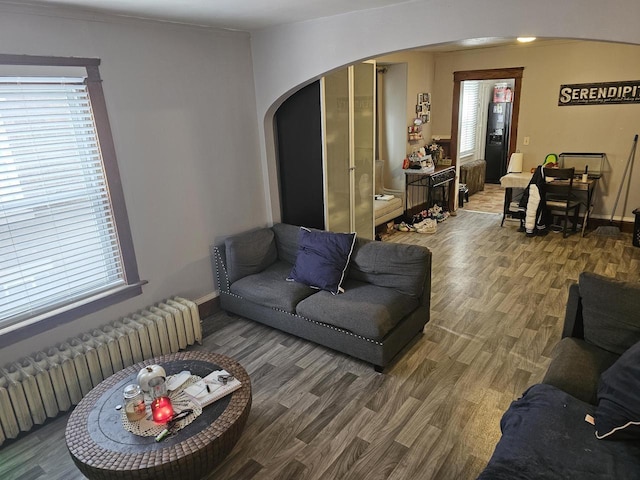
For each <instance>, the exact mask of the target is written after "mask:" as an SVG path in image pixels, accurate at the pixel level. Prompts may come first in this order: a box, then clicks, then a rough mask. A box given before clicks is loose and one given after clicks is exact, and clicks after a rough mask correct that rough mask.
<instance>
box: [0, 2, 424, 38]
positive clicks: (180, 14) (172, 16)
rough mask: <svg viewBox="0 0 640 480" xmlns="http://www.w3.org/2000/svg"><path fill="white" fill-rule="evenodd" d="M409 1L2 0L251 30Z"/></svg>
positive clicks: (21, 3)
mask: <svg viewBox="0 0 640 480" xmlns="http://www.w3.org/2000/svg"><path fill="white" fill-rule="evenodd" d="M409 1H412V0H27V1H18V0H2V1H0V3H10V4H20V5H25V4H28V5H47V6H64V7H72V8H76V9H81V10H84V11H89V12H101V13H109V14H115V15H122V16H128V17H136V18H147V19H155V20H163V21H170V22H178V23H187V24H192V25H203V26H212V27H220V28H227V29H233V30H245V31H253V30H259V29H263V28H267V27H271V26H274V25H281V24H285V23H293V22H300V21H304V20H312V19H315V18H321V17H328V16H332V15H339V14H342V13H348V12H355V11H358V10H368V9H372V8H379V7H384V6H387V5H395V4H399V3H406V2H409Z"/></svg>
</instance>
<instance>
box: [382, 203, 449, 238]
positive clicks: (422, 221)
mask: <svg viewBox="0 0 640 480" xmlns="http://www.w3.org/2000/svg"><path fill="white" fill-rule="evenodd" d="M447 218H449V212H447V211H445V210H443V208H442V207H441V206H440V205H434V206H433V207H431V208H429V209H428V210H423V211H421V212H420V213H417V214H416V215H414V216H413V218H412V219H411V223H409V222H402V223H399V224H397V225H395V229H396V230H399V231H400V232H417V233H436V230H437V226H438V223H440V222H444V221H445V220H446V219H447Z"/></svg>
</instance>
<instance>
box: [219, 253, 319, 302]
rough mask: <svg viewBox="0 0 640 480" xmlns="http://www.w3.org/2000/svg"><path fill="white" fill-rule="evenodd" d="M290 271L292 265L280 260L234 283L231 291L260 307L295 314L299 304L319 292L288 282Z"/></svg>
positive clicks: (300, 284)
mask: <svg viewBox="0 0 640 480" xmlns="http://www.w3.org/2000/svg"><path fill="white" fill-rule="evenodd" d="M290 271H291V264H290V263H287V262H282V261H279V260H278V261H276V262H275V263H274V264H273V265H271V266H270V267H268V268H266V269H265V270H263V271H262V272H260V273H256V274H254V275H248V276H246V277H243V278H241V279H240V280H238V281H236V282H234V283H232V284H231V287H230V291H231V293H233V294H235V295H239V296H241V297H243V298H245V299H247V300H249V301H251V302H253V303H257V304H258V305H264V306H266V307H271V308H277V309H280V310H284V311H285V312H289V313H295V307H296V305H297V304H298V302H299V301H300V300H302V299H303V298H305V297H308V296H309V295H312V294H313V293H315V292H317V290H314V289H313V288H311V287H308V286H306V285H303V284H302V283H296V282H287V281H286V278H287V275H289V272H290Z"/></svg>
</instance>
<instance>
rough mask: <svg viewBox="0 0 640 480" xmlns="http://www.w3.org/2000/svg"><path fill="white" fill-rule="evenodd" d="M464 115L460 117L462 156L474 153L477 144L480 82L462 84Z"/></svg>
mask: <svg viewBox="0 0 640 480" xmlns="http://www.w3.org/2000/svg"><path fill="white" fill-rule="evenodd" d="M462 88H463V91H462V114H461V115H460V156H464V155H465V154H469V153H471V152H473V151H474V150H475V148H476V143H477V130H478V111H479V104H478V102H479V97H480V82H479V81H477V80H467V81H465V82H462Z"/></svg>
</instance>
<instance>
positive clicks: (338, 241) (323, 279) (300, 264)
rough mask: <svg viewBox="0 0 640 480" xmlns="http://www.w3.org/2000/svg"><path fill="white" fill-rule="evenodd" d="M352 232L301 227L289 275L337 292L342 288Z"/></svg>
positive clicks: (294, 278) (352, 237)
mask: <svg viewBox="0 0 640 480" xmlns="http://www.w3.org/2000/svg"><path fill="white" fill-rule="evenodd" d="M355 240H356V234H355V233H333V232H325V231H322V230H309V229H307V228H303V227H302V228H300V237H299V240H298V256H297V257H296V263H295V264H294V265H293V268H292V269H291V274H290V275H289V278H291V279H292V280H295V281H296V282H300V283H304V284H305V285H309V286H311V287H315V288H319V289H320V290H327V291H328V292H331V293H332V294H334V295H336V294H337V293H339V292H341V291H342V282H343V280H344V276H345V272H346V270H347V266H348V265H349V259H350V258H351V252H352V251H353V244H354V243H355Z"/></svg>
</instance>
